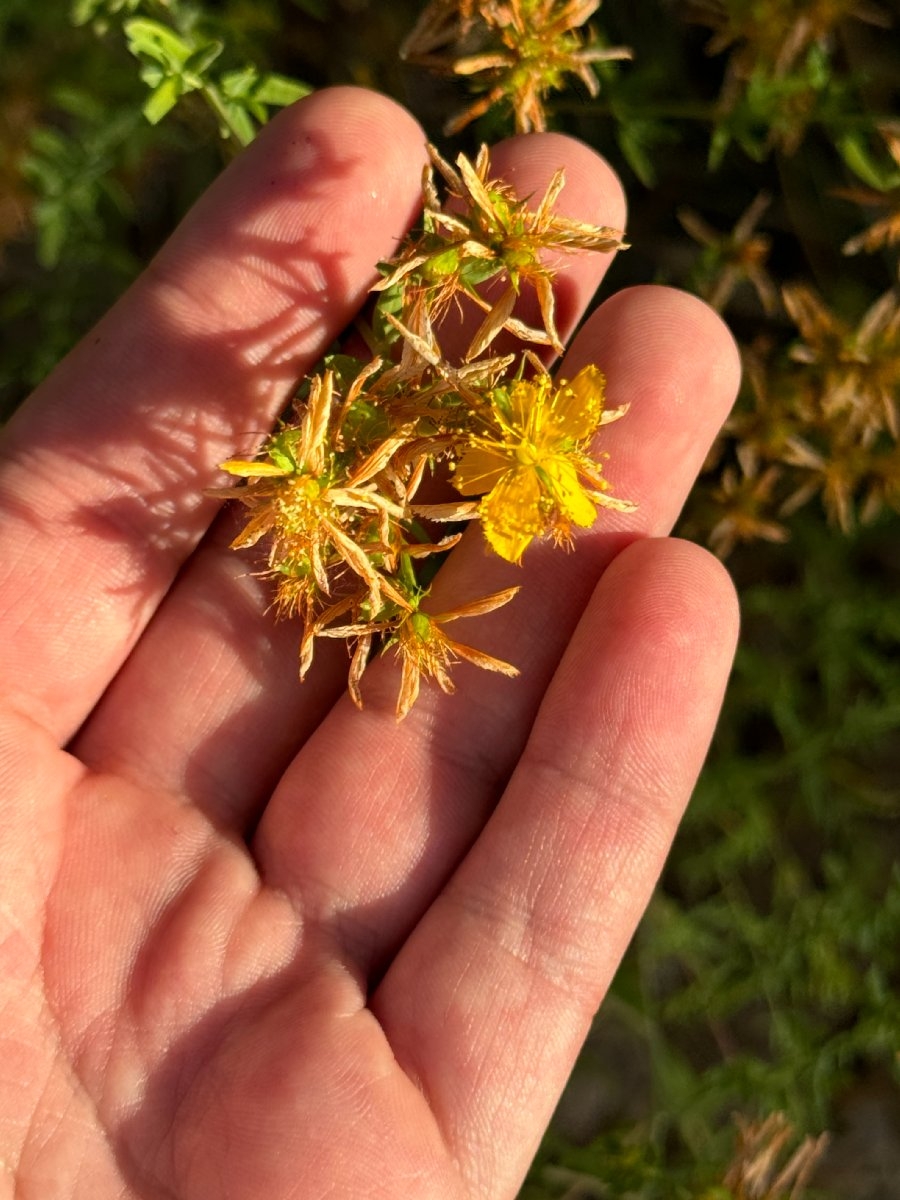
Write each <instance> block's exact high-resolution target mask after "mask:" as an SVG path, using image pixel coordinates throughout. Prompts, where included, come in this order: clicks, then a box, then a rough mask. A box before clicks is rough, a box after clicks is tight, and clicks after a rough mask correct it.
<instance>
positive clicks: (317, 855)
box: [0, 89, 737, 1200]
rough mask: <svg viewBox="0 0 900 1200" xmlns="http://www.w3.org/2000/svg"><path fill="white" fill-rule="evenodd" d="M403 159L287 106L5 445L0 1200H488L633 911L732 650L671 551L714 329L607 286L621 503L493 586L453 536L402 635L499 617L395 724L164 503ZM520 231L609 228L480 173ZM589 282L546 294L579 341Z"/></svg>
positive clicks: (253, 418)
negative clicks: (483, 606) (523, 213)
mask: <svg viewBox="0 0 900 1200" xmlns="http://www.w3.org/2000/svg"><path fill="white" fill-rule="evenodd" d="M423 158H424V147H423V139H422V135H421V132H420V131H419V130H418V128H417V127H416V126H415V124H414V123H413V122H412V120H411V119H410V118H409V117H408V116H407V115H406V114H405V113H404V112H402V111H401V110H399V109H398V108H396V107H395V106H394V105H393V104H391V103H390V102H388V101H386V100H383V99H381V98H379V97H377V96H374V95H371V94H367V93H364V92H359V91H355V90H352V89H338V90H335V91H327V92H322V93H320V94H318V95H316V96H313V97H311V98H310V99H308V100H306V101H303V102H301V104H299V105H297V106H296V107H295V108H294V109H292V110H289V111H287V112H286V113H284V114H282V115H281V116H280V117H279V118H278V119H277V120H276V121H275V122H273V123H272V125H271V126H269V127H268V128H267V129H266V130H265V131H264V132H263V134H262V135H261V136H260V138H259V139H258V141H257V142H256V143H255V144H254V146H253V147H252V148H251V149H250V150H249V151H248V152H247V153H246V154H245V155H243V156H242V157H241V158H240V159H238V160H237V161H236V162H235V163H234V164H233V165H232V166H231V167H230V168H229V170H228V171H226V172H225V174H224V175H223V176H222V178H221V179H220V180H219V181H218V182H217V184H216V185H215V187H213V188H212V189H211V191H210V192H209V193H208V194H207V195H206V196H205V197H204V198H203V200H202V201H201V202H200V203H199V204H198V205H197V206H196V208H195V209H194V211H193V212H192V213H191V215H190V216H189V217H188V219H187V220H186V221H185V223H184V225H183V226H182V227H181V229H180V230H179V231H178V232H177V233H176V235H175V236H174V237H173V239H172V240H171V242H170V243H169V244H168V246H167V247H166V248H165V249H164V250H163V251H162V253H161V254H160V255H159V256H158V258H157V259H156V261H155V262H154V263H153V264H152V265H151V267H150V268H149V269H148V270H147V272H146V273H145V275H144V277H143V278H142V279H141V280H140V282H139V283H138V284H137V285H136V286H135V287H134V288H133V289H132V290H131V292H130V293H129V294H128V295H127V296H125V297H124V298H123V300H122V301H121V302H120V303H119V304H118V305H117V307H116V308H115V309H114V310H113V311H112V312H111V313H110V314H109V315H108V316H107V317H106V319H105V320H104V321H103V322H102V323H101V324H100V326H99V327H98V328H97V329H96V330H95V331H94V333H93V334H92V335H90V336H89V337H88V338H87V339H86V340H85V341H84V342H83V343H82V345H81V346H80V347H78V348H77V349H76V350H75V351H74V352H73V354H72V355H70V357H69V358H68V359H67V360H66V361H65V362H64V363H63V364H62V365H61V367H60V368H59V369H58V370H57V372H56V373H55V374H54V376H53V377H52V378H51V379H50V380H49V381H48V382H47V383H46V384H45V385H44V386H43V387H42V388H41V389H40V390H39V392H38V393H37V394H36V395H35V396H34V397H33V399H32V400H31V402H30V403H29V404H28V405H26V406H25V407H24V408H23V409H22V410H21V411H20V412H19V413H18V414H17V416H16V418H15V419H14V420H13V421H12V422H11V424H10V426H9V428H8V429H7V430H6V435H5V440H4V442H3V445H2V456H0V631H2V633H0V637H2V649H0V677H2V709H0V780H2V794H3V801H2V806H0V839H2V872H0V1012H2V1023H0V1195H2V1196H13V1195H15V1196H16V1197H19V1198H21V1200H69V1198H70V1197H71V1198H75V1197H77V1198H79V1200H112V1198H114V1197H115V1198H117V1200H119V1198H125V1197H139V1198H141V1200H157V1198H160V1200H161V1198H166V1200H213V1198H217V1200H263V1198H264V1200H289V1198H300V1197H303V1198H319V1197H325V1196H327V1197H329V1198H334V1200H338V1198H350V1197H362V1196H365V1197H385V1198H387V1197H390V1198H391V1200H398V1198H399V1197H406V1196H409V1197H415V1198H416V1200H432V1198H434V1200H454V1198H456V1197H460V1198H462V1197H467V1198H472V1197H490V1198H491V1200H493V1198H495V1197H509V1196H512V1195H514V1194H515V1192H516V1189H517V1187H518V1186H519V1184H520V1182H521V1179H522V1176H523V1174H524V1172H525V1170H526V1168H527V1166H528V1163H529V1161H530V1159H531V1157H532V1155H533V1153H534V1151H535V1148H536V1145H537V1142H538V1139H539V1138H540V1135H541V1133H542V1130H543V1129H544V1127H545V1125H546V1123H547V1121H548V1119H549V1117H550V1114H551V1112H552V1109H553V1106H554V1104H555V1102H556V1099H557V1098H558V1095H559V1092H560V1090H561V1088H562V1086H563V1084H564V1082H565V1079H566V1076H567V1074H568V1072H569V1071H570V1069H571V1066H572V1063H573V1060H574V1057H575V1055H576V1053H577V1051H578V1048H579V1046H580V1044H581V1042H582V1040H583V1038H584V1036H585V1034H586V1032H587V1029H588V1026H589V1024H590V1021H591V1018H592V1015H593V1013H594V1012H595V1010H596V1008H597V1005H598V1003H599V1002H600V1000H601V998H602V995H603V993H604V991H605V989H606V987H607V986H608V983H609V980H610V978H611V976H612V973H613V971H614V970H615V967H616V964H617V962H618V961H619V958H620V957H621V954H622V952H623V950H624V948H625V946H626V944H627V942H628V939H629V938H630V936H631V934H632V932H633V930H634V927H635V925H636V923H637V920H638V918H639V916H640V913H641V912H642V910H643V908H644V906H645V904H646V902H647V899H648V896H649V894H650V891H651V889H652V887H653V885H654V882H655V880H656V878H657V876H658V873H659V870H660V867H661V865H662V862H663V859H664V856H665V853H666V851H667V848H668V845H669V843H670V841H671V838H672V835H673V832H674V829H675V826H676V824H677V822H678V819H679V816H680V814H681V811H682V809H683V806H684V804H685V802H686V800H687V797H688V795H689V793H690V790H691V788H692V786H693V782H694V780H695V778H696V774H697V771H698V769H699V766H700V763H701V761H702V757H703V754H704V752H705V749H706V746H707V743H708V740H709V737H710V733H711V730H712V727H713V724H714V722H715V718H716V714H717V711H718V706H719V703H720V700H721V693H722V689H723V686H724V680H725V677H726V675H727V671H728V665H729V662H730V657H731V653H732V649H733V642H734V636H735V625H736V617H735V605H734V600H733V595H732V592H731V589H730V585H729V584H728V581H727V579H726V577H725V575H724V573H723V572H722V570H721V569H720V568H719V566H718V565H717V564H716V563H715V561H714V560H712V559H711V558H710V557H709V556H708V555H706V554H705V553H704V552H703V551H701V550H699V549H698V548H696V547H693V546H690V545H687V544H684V543H679V542H674V541H669V540H666V538H665V534H666V533H667V532H668V530H669V528H670V527H671V524H672V522H673V520H674V519H675V517H676V516H677V513H678V510H679V508H680V506H681V504H682V502H683V500H684V497H685V495H686V493H687V490H688V488H689V487H690V485H691V482H692V480H693V478H694V476H695V475H696V472H697V471H698V469H699V467H700V465H701V463H702V461H703V458H704V455H705V453H706V451H707V449H708V446H709V443H710V441H711V439H712V437H713V436H714V434H715V432H716V429H717V428H718V425H719V424H720V422H721V420H722V418H723V416H724V414H725V412H726V411H727V408H728V405H729V403H730V401H731V399H732V396H733V393H734V390H735V386H736V380H737V363H736V356H735V353H734V348H733V345H732V343H731V340H730V338H729V337H728V335H727V333H726V332H725V330H724V329H723V327H722V325H721V323H720V322H719V320H718V318H717V317H716V316H715V314H714V313H712V312H711V311H709V310H708V309H707V308H705V307H704V306H703V305H702V304H700V303H699V302H698V301H696V300H694V299H693V298H691V297H689V296H686V295H683V294H681V293H677V292H672V291H668V290H666V289H663V288H657V287H652V288H651V287H647V288H637V289H631V290H629V291H627V292H624V293H620V294H619V295H617V296H614V297H612V298H611V299H609V300H607V301H606V302H605V304H604V305H603V306H601V308H600V309H599V310H598V311H597V312H596V313H595V314H594V316H593V317H592V318H591V319H590V320H589V321H588V322H587V324H586V325H585V326H584V328H583V329H582V331H581V332H580V334H579V335H578V337H577V338H576V339H575V342H574V344H573V345H572V347H571V348H570V350H569V352H568V354H567V356H566V360H565V363H564V371H565V374H566V375H567V376H568V377H571V376H572V374H573V373H574V372H575V371H577V370H578V369H579V368H580V367H581V366H583V365H585V364H586V363H588V362H597V363H599V364H600V366H601V367H602V369H603V370H604V372H605V373H606V375H607V377H608V381H609V382H608V393H609V402H610V404H611V405H613V406H615V405H618V404H622V403H625V402H630V404H631V411H630V413H629V416H628V418H627V419H626V420H625V421H622V422H619V423H617V424H616V425H614V426H612V427H610V429H609V430H608V431H606V434H605V448H606V449H608V450H610V452H611V459H610V465H609V474H610V477H611V478H612V479H613V482H614V484H615V488H616V493H617V494H618V495H620V496H623V497H627V498H629V499H632V500H635V501H637V502H638V505H639V508H638V509H637V511H636V512H634V513H630V514H619V513H615V514H611V513H608V514H607V513H605V514H603V517H602V520H601V521H600V522H599V524H598V527H597V528H596V529H595V530H592V531H590V532H589V533H587V534H585V535H584V536H583V537H581V538H580V539H579V546H578V550H577V552H576V553H575V554H573V555H569V556H566V555H560V554H559V553H558V552H552V551H547V550H545V549H544V548H543V547H540V546H538V547H533V548H532V549H531V550H529V552H528V553H527V555H526V558H525V565H524V567H523V568H515V567H511V566H510V565H509V564H507V563H504V562H502V561H500V560H498V559H494V558H490V557H488V556H487V555H486V554H485V552H484V549H483V546H482V544H481V542H480V538H479V535H478V532H477V530H473V531H472V532H471V533H470V534H469V535H468V536H467V538H466V539H464V540H463V542H462V544H461V545H460V546H459V547H458V548H457V550H455V551H454V552H453V555H452V557H451V558H450V560H449V561H448V563H447V565H446V566H445V567H444V569H443V570H442V572H441V574H440V577H439V580H438V584H437V586H436V593H437V600H436V603H437V604H438V607H439V608H440V609H446V608H448V607H451V606H452V605H453V604H455V603H458V602H462V601H465V600H468V599H470V598H471V597H472V596H473V595H484V594H486V593H487V592H489V591H492V590H497V589H499V588H501V587H505V586H508V585H509V584H510V583H513V582H522V583H523V584H524V587H523V590H522V592H521V593H520V595H519V596H518V597H517V598H516V600H515V601H514V602H513V603H512V605H510V606H509V607H508V608H506V609H504V610H502V611H499V612H495V613H492V614H490V615H488V616H485V617H483V618H479V621H478V622H477V623H474V622H473V624H472V627H471V629H470V630H468V631H467V637H466V640H471V641H472V642H473V643H475V644H476V645H478V646H480V647H482V648H483V649H485V650H487V651H489V652H490V653H492V654H495V655H497V656H499V657H501V658H504V659H507V660H509V661H512V662H514V663H516V665H517V666H519V667H520V669H521V678H520V679H518V680H509V679H506V678H503V677H499V676H494V675H485V674H483V673H481V674H480V673H478V672H477V671H476V670H475V668H473V667H469V666H467V665H465V664H463V665H461V666H460V668H459V670H458V675H457V679H458V684H459V690H458V692H457V693H456V694H455V695H453V696H445V695H444V694H443V693H441V692H439V691H437V690H434V691H430V690H428V691H425V692H423V695H422V697H421V698H420V700H419V703H418V704H417V706H416V708H415V709H414V710H413V712H412V714H411V715H410V716H409V717H408V718H407V719H406V720H405V721H404V722H402V723H398V722H397V721H396V720H395V718H394V715H393V709H394V701H395V695H396V688H397V676H398V671H397V666H396V664H395V663H393V662H392V661H390V659H389V658H386V659H382V660H380V661H379V662H378V663H376V664H375V665H373V667H371V668H370V670H369V671H368V672H367V674H366V678H365V682H364V695H365V698H366V708H365V710H364V711H363V712H362V713H360V712H357V711H356V710H355V709H354V708H353V707H352V705H350V704H349V702H348V701H347V699H346V697H342V696H341V692H342V687H343V680H345V678H346V668H347V662H346V655H345V653H344V652H343V649H342V648H341V647H338V646H335V645H329V646H328V647H327V653H323V654H320V655H318V656H317V662H316V670H315V671H314V673H313V676H312V678H311V680H310V681H309V682H307V683H305V684H304V685H303V686H300V685H299V684H298V683H297V680H296V653H297V645H296V643H297V630H296V628H293V627H291V626H290V625H289V624H287V623H286V624H283V625H277V626H273V624H272V623H271V620H270V619H269V617H268V616H267V615H266V613H265V609H266V605H267V596H266V587H265V584H264V581H261V580H260V579H258V578H257V577H256V576H254V575H253V574H252V573H250V574H248V573H247V564H246V562H245V561H242V560H241V559H240V558H239V557H238V556H235V555H233V554H232V553H230V552H229V550H228V548H227V547H228V542H229V540H230V537H231V536H232V535H233V531H234V529H233V525H232V521H233V520H234V517H233V516H232V515H231V514H230V513H228V512H224V513H221V512H219V508H218V505H217V504H216V502H215V501H212V500H210V499H207V498H204V496H203V489H204V488H205V487H208V486H209V485H210V484H211V483H215V482H217V474H216V464H217V463H219V462H221V461H222V459H224V458H226V457H228V456H229V455H231V454H232V453H234V452H235V451H237V452H243V453H249V452H252V450H253V448H254V446H255V445H256V444H257V443H258V440H259V437H260V435H261V434H262V433H263V432H264V431H265V430H266V429H267V428H269V427H270V426H271V424H272V422H273V420H274V419H275V418H276V416H277V414H278V412H279V410H280V409H281V408H282V406H283V404H284V401H285V398H286V396H288V395H289V394H290V391H291V387H292V384H293V383H294V381H295V380H296V378H297V377H298V376H299V375H300V374H301V373H302V372H303V371H304V370H306V369H307V368H308V367H309V366H310V364H311V363H313V362H314V361H315V360H316V359H317V357H318V356H319V355H320V354H321V353H322V352H323V350H324V349H325V348H326V347H327V346H328V344H329V343H330V342H331V341H332V339H333V338H334V337H335V336H337V334H338V333H339V332H340V330H341V329H342V328H343V327H344V326H345V325H346V324H347V322H348V321H349V320H350V319H351V318H352V316H353V314H354V312H355V310H356V309H357V307H358V306H359V304H360V303H361V302H362V300H363V298H364V296H365V292H366V289H367V288H368V286H369V285H370V284H371V282H372V274H373V271H372V268H373V264H374V263H375V262H376V261H378V260H379V259H380V258H384V257H386V256H387V255H389V254H390V253H391V252H392V251H393V248H394V245H395V241H396V238H397V237H399V236H400V235H402V234H403V232H404V230H405V228H406V226H407V224H408V223H409V222H410V221H411V220H412V219H413V218H414V216H415V211H416V204H417V197H418V180H419V175H420V168H421V164H422V161H423ZM493 162H494V169H495V170H496V171H497V172H498V173H501V174H504V175H506V176H507V177H509V178H510V179H511V180H512V182H514V184H515V186H516V188H517V190H518V192H519V194H520V195H529V194H532V193H537V194H541V192H542V191H543V188H544V187H545V186H546V184H547V182H548V180H549V179H550V177H551V175H552V174H553V172H554V170H555V169H556V168H557V167H559V166H565V167H566V169H567V172H568V185H567V187H566V189H565V190H564V192H563V194H562V197H561V202H560V204H561V208H562V210H563V211H565V212H568V213H570V214H571V215H574V216H578V217H580V218H583V219H585V220H591V221H595V222H598V223H604V224H612V225H622V224H623V223H624V214H623V202H622V198H621V194H620V191H619V189H618V185H617V184H616V182H615V180H614V178H613V177H612V174H611V172H610V171H609V169H608V168H607V167H606V166H605V165H604V164H603V163H602V162H601V161H600V160H599V159H597V157H596V156H595V155H594V154H593V153H592V152H591V151H589V150H588V149H586V148H585V147H584V146H582V145H580V144H579V143H576V142H573V141H571V140H569V139H566V138H563V137H560V136H557V135H551V134H548V135H534V136H532V137H531V138H529V139H522V138H519V139H512V140H511V141H509V142H506V143H503V144H502V145H501V146H499V147H497V148H496V151H495V154H494V158H493ZM607 265H608V260H607V259H606V258H604V257H603V256H590V255H576V256H572V259H571V262H570V263H569V265H568V269H567V271H566V273H565V275H564V276H563V277H562V278H561V279H560V281H559V297H558V304H559V319H560V326H561V327H567V328H569V329H571V328H572V326H573V325H574V324H575V323H576V321H577V319H578V317H579V315H580V313H581V312H582V311H583V309H584V307H585V305H586V304H587V301H588V300H589V298H590V296H591V294H592V292H593V291H594V289H595V287H596V286H597V284H598V282H599V280H600V276H601V274H602V272H603V270H604V268H605V267H606V266H607Z"/></svg>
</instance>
